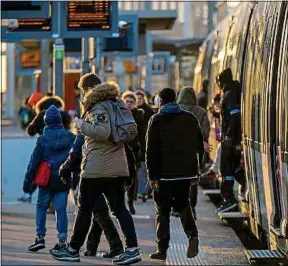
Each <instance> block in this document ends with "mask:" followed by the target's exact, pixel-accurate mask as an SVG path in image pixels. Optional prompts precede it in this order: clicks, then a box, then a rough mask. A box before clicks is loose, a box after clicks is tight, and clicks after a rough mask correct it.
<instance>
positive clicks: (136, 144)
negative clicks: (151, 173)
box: [122, 91, 146, 215]
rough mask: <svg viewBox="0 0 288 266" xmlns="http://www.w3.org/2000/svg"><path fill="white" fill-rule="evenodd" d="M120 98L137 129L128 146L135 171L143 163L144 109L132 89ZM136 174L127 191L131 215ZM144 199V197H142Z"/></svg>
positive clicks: (136, 181) (136, 179)
mask: <svg viewBox="0 0 288 266" xmlns="http://www.w3.org/2000/svg"><path fill="white" fill-rule="evenodd" d="M122 100H123V101H124V102H125V104H126V106H127V107H128V109H129V110H130V111H131V112H132V115H133V117H134V120H135V122H136V124H137V131H138V135H137V137H136V138H134V139H132V140H131V141H129V143H128V144H129V146H130V147H131V148H132V151H133V153H134V156H135V159H136V167H137V173H138V171H139V169H140V167H142V166H143V165H144V163H145V133H146V127H145V122H144V111H143V110H142V109H138V108H137V96H136V95H135V93H134V92H132V91H126V92H125V93H123V95H122ZM138 181H139V180H138V174H137V175H136V178H135V180H134V182H133V183H132V185H131V187H130V189H129V190H128V191H127V197H128V207H129V211H130V213H131V214H132V215H134V214H135V213H136V210H135V207H134V199H136V200H137V194H138ZM143 197H146V195H143ZM143 199H144V201H145V200H146V198H143Z"/></svg>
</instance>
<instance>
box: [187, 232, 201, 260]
mask: <svg viewBox="0 0 288 266" xmlns="http://www.w3.org/2000/svg"><path fill="white" fill-rule="evenodd" d="M198 247H199V239H198V237H190V239H189V246H188V249H187V258H190V259H192V258H194V257H196V256H197V255H198Z"/></svg>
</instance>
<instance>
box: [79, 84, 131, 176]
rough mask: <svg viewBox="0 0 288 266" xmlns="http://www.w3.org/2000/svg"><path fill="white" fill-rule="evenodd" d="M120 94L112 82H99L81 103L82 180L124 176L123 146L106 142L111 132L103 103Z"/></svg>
mask: <svg viewBox="0 0 288 266" xmlns="http://www.w3.org/2000/svg"><path fill="white" fill-rule="evenodd" d="M119 95H120V89H119V86H118V85H117V84H115V83H102V84H100V85H97V86H96V87H94V88H92V89H90V90H89V91H88V92H87V93H86V94H85V95H84V98H83V101H82V102H81V109H82V115H83V114H85V113H86V114H85V116H84V122H83V124H82V126H81V128H80V131H81V132H82V134H83V135H84V136H85V143H84V145H83V147H82V155H83V157H82V164H81V177H82V178H113V177H114V178H115V177H128V176H129V172H128V164H127V159H126V155H125V148H124V145H123V144H121V145H115V144H113V143H112V142H111V141H110V140H109V136H110V133H111V127H110V121H109V109H108V104H107V100H108V99H112V98H116V97H118V96H119Z"/></svg>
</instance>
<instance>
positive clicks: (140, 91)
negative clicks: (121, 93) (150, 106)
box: [135, 90, 148, 103]
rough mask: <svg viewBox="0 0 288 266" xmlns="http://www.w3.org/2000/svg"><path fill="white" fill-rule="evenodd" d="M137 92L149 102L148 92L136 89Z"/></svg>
mask: <svg viewBox="0 0 288 266" xmlns="http://www.w3.org/2000/svg"><path fill="white" fill-rule="evenodd" d="M135 94H136V95H141V96H142V97H143V99H144V102H145V103H148V99H147V95H146V93H145V92H144V91H142V90H137V91H135Z"/></svg>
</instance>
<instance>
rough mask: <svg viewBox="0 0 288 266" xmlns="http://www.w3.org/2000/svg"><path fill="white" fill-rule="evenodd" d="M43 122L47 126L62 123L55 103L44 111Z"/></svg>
mask: <svg viewBox="0 0 288 266" xmlns="http://www.w3.org/2000/svg"><path fill="white" fill-rule="evenodd" d="M44 122H45V124H46V125H47V126H48V125H59V124H62V118H61V115H60V112H59V111H58V110H57V108H56V107H55V105H51V106H50V107H49V108H48V110H47V111H46V113H45V116H44Z"/></svg>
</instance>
